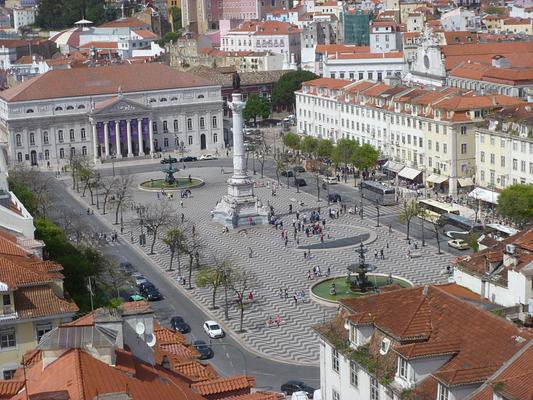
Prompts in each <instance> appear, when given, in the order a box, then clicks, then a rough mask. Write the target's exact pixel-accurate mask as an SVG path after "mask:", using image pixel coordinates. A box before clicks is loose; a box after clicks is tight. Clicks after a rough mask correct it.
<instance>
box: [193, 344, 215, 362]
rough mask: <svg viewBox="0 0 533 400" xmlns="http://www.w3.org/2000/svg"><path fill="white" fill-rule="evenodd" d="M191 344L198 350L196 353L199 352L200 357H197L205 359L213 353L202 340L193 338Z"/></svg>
mask: <svg viewBox="0 0 533 400" xmlns="http://www.w3.org/2000/svg"><path fill="white" fill-rule="evenodd" d="M192 345H193V346H194V348H195V349H196V350H197V351H198V353H200V357H198V358H199V359H200V360H207V359H208V358H212V357H213V356H214V355H215V354H214V353H213V349H212V348H211V347H209V346H208V345H207V343H206V342H204V341H203V340H195V341H194V342H192Z"/></svg>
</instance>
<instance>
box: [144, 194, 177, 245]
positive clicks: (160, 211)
mask: <svg viewBox="0 0 533 400" xmlns="http://www.w3.org/2000/svg"><path fill="white" fill-rule="evenodd" d="M175 214H176V213H175V211H174V210H173V209H172V207H171V205H170V203H169V202H167V201H166V200H163V201H161V202H158V203H155V204H147V205H146V206H145V208H144V212H143V217H142V218H143V224H144V226H145V227H146V230H147V231H148V233H149V234H150V235H152V243H151V244H150V254H154V246H155V241H156V240H157V235H158V234H159V231H160V230H161V229H162V228H165V227H170V226H173V225H175V224H177V220H176V217H175Z"/></svg>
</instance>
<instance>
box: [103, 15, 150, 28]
mask: <svg viewBox="0 0 533 400" xmlns="http://www.w3.org/2000/svg"><path fill="white" fill-rule="evenodd" d="M149 26H150V25H149V24H147V23H145V22H143V21H141V20H140V19H137V18H133V17H130V18H120V19H117V20H115V21H109V22H105V23H103V24H102V25H100V28H141V27H149Z"/></svg>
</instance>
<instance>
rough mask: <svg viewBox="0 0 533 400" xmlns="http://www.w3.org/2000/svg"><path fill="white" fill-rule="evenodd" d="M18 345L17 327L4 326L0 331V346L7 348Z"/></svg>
mask: <svg viewBox="0 0 533 400" xmlns="http://www.w3.org/2000/svg"><path fill="white" fill-rule="evenodd" d="M16 345H17V337H16V335H15V328H4V329H2V330H1V331H0V348H2V349H7V348H9V347H15V346H16Z"/></svg>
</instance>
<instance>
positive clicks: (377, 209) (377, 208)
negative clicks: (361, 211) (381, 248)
mask: <svg viewBox="0 0 533 400" xmlns="http://www.w3.org/2000/svg"><path fill="white" fill-rule="evenodd" d="M376 211H377V212H378V224H377V225H376V227H377V228H379V226H380V225H379V205H376Z"/></svg>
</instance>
